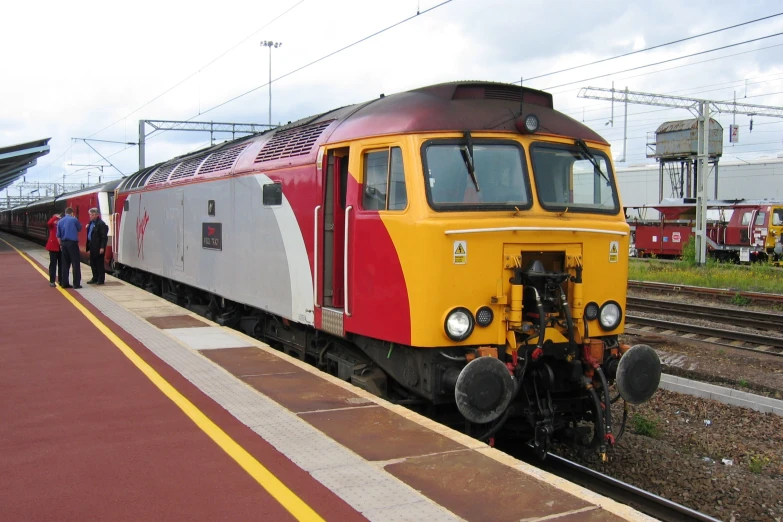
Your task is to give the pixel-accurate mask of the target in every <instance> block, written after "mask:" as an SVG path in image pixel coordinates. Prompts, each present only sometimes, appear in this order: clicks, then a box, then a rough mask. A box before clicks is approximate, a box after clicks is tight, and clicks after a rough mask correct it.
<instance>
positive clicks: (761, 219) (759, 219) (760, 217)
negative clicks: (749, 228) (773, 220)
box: [754, 212, 767, 227]
mask: <svg viewBox="0 0 783 522" xmlns="http://www.w3.org/2000/svg"><path fill="white" fill-rule="evenodd" d="M766 223H767V213H766V212H759V213H758V214H756V222H755V223H754V224H755V225H756V226H759V227H763V226H764V225H765V224H766Z"/></svg>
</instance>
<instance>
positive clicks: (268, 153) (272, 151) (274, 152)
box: [256, 120, 334, 163]
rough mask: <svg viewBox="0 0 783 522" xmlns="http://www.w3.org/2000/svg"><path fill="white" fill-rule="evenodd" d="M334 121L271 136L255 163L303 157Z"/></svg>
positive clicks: (305, 126)
mask: <svg viewBox="0 0 783 522" xmlns="http://www.w3.org/2000/svg"><path fill="white" fill-rule="evenodd" d="M332 121H334V120H330V121H324V122H320V123H314V124H312V125H304V126H302V127H295V128H293V129H288V130H284V131H280V132H278V133H276V134H275V135H274V136H272V139H271V140H269V141H268V142H267V143H266V145H264V147H263V148H262V149H261V151H260V152H259V153H258V156H256V163H260V162H262V161H271V160H276V159H281V158H290V157H293V156H305V155H307V154H309V153H310V151H311V150H312V149H313V145H315V142H316V141H318V138H319V137H320V136H321V134H322V133H323V131H324V130H325V129H326V128H327V127H328V126H329V125H330V124H331V123H332Z"/></svg>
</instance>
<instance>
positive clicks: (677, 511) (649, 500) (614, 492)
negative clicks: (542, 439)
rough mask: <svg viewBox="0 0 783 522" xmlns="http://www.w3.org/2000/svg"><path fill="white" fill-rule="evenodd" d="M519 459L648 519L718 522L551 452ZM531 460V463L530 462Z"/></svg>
mask: <svg viewBox="0 0 783 522" xmlns="http://www.w3.org/2000/svg"><path fill="white" fill-rule="evenodd" d="M515 457H517V458H523V460H526V461H527V462H530V463H532V464H533V465H534V466H536V467H539V468H541V469H543V470H545V471H548V472H550V473H552V474H553V475H557V476H558V477H561V478H563V479H565V480H568V481H569V482H573V483H575V484H579V485H580V486H582V487H583V488H585V489H589V490H590V491H593V492H595V493H598V494H599V495H603V496H605V497H609V498H611V499H613V500H616V501H617V502H620V503H622V504H626V505H629V506H631V507H633V508H634V509H636V510H638V511H641V512H642V513H645V514H647V515H649V516H651V517H654V518H657V519H658V520H662V521H664V522H692V521H699V522H718V519H716V518H713V517H711V516H709V515H707V514H704V513H701V512H699V511H696V510H694V509H691V508H689V507H686V506H683V505H681V504H678V503H676V502H673V501H671V500H668V499H665V498H663V497H660V496H658V495H656V494H654V493H650V492H649V491H645V490H643V489H640V488H637V487H636V486H632V485H631V484H627V483H625V482H622V481H621V480H618V479H616V478H613V477H610V476H608V475H604V474H603V473H599V472H598V471H595V470H593V469H590V468H588V467H586V466H582V465H581V464H578V463H576V462H573V461H571V460H568V459H565V458H563V457H560V456H558V455H555V454H553V453H547V457H546V459H545V460H544V461H540V460H538V459H537V458H536V457H533V456H532V455H530V456H528V455H525V456H524V457H520V456H517V455H515ZM531 459H534V460H531Z"/></svg>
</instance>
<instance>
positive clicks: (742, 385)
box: [737, 378, 748, 388]
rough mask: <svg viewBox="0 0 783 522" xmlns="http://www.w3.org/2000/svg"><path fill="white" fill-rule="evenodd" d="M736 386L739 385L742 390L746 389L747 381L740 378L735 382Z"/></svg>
mask: <svg viewBox="0 0 783 522" xmlns="http://www.w3.org/2000/svg"><path fill="white" fill-rule="evenodd" d="M737 384H739V385H740V386H741V387H742V388H747V387H748V380H747V379H745V378H742V379H740V380H738V381H737Z"/></svg>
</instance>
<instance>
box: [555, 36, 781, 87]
mask: <svg viewBox="0 0 783 522" xmlns="http://www.w3.org/2000/svg"><path fill="white" fill-rule="evenodd" d="M780 35H783V32H780V33H773V34H768V35H766V36H760V37H758V38H751V39H750V40H744V41H742V42H736V43H733V44H728V45H722V46H720V47H714V48H712V49H707V50H705V51H699V52H696V53H691V54H685V55H683V56H677V57H675V58H669V59H667V60H662V61H660V62H655V63H649V64H646V65H639V66H636V67H631V68H629V69H624V70H622V71H615V72H611V73H606V74H599V75H597V76H592V77H590V78H583V79H581V80H576V81H573V82H567V83H562V84H560V85H553V86H550V87H545V88H543V89H542V90H544V91H551V90H553V89H559V88H560V87H566V86H568V85H575V84H577V83H584V82H587V81H591V80H597V79H599V78H606V77H607V76H614V75H615V74H622V73H626V72H631V71H638V70H639V69H646V68H647V67H654V66H656V65H662V64H664V63H670V62H676V61H678V60H684V59H685V58H691V57H693V56H700V55H702V54H708V53H714V52H716V51H721V50H723V49H729V48H731V47H737V46H739V45H746V44H749V43H753V42H758V41H761V40H766V39H767V38H774V37H776V36H780Z"/></svg>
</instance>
